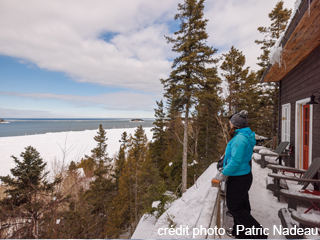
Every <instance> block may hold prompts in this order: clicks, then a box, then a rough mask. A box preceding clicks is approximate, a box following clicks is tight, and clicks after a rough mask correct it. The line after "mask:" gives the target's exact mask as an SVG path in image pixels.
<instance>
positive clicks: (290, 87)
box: [279, 46, 320, 167]
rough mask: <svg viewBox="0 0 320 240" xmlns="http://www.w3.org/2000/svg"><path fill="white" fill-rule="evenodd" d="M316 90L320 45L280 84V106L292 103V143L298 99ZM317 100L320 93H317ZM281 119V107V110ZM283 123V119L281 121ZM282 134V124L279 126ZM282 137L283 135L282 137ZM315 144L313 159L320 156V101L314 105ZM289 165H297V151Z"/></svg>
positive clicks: (318, 86) (319, 76)
mask: <svg viewBox="0 0 320 240" xmlns="http://www.w3.org/2000/svg"><path fill="white" fill-rule="evenodd" d="M315 91H319V92H320V46H318V47H317V48H316V49H315V50H314V51H313V52H311V54H309V56H308V57H307V58H306V59H304V60H303V61H302V62H301V63H299V64H298V65H297V66H296V67H295V68H294V69H293V70H292V71H291V72H290V73H289V74H288V75H287V76H285V77H284V78H283V80H282V81H281V84H280V106H282V105H283V104H286V103H290V104H291V120H290V144H291V145H292V146H293V147H294V149H295V148H296V146H295V116H296V101H299V100H302V99H305V98H308V97H310V96H311V94H312V93H313V92H315ZM315 95H316V100H317V101H318V98H319V97H320V94H319V93H318V94H315ZM279 118H280V119H281V118H282V116H281V108H280V111H279ZM280 123H281V121H280ZM279 133H280V136H281V124H280V126H279ZM280 139H281V137H280ZM312 141H313V146H312V159H314V158H316V157H320V102H319V104H317V105H313V138H312ZM288 160H289V161H288V164H289V166H292V167H297V166H295V153H294V152H293V154H292V155H291V156H290V157H289V159H288Z"/></svg>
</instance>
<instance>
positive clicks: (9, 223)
mask: <svg viewBox="0 0 320 240" xmlns="http://www.w3.org/2000/svg"><path fill="white" fill-rule="evenodd" d="M20 156H21V157H22V159H23V160H22V161H20V160H19V159H18V158H17V157H14V156H12V158H13V160H14V162H15V164H16V166H15V167H14V168H12V169H11V170H10V171H11V174H12V176H13V177H11V176H9V175H8V176H5V177H0V179H1V181H2V182H3V183H4V185H5V187H6V190H5V193H6V194H7V197H6V198H5V199H3V200H1V202H0V205H1V230H5V229H6V228H8V229H9V234H10V237H11V238H39V222H40V219H41V217H42V214H43V213H44V212H45V211H47V210H49V209H52V208H53V207H54V205H55V204H56V202H55V200H52V199H53V196H54V190H55V187H56V186H57V184H59V183H60V182H61V179H60V178H56V179H55V180H54V181H53V182H52V183H49V182H48V181H47V179H46V178H47V176H48V174H49V172H44V170H45V167H46V165H47V163H45V162H44V161H43V159H42V158H41V156H40V154H39V152H38V151H37V150H36V149H35V148H33V147H31V146H28V147H26V148H25V152H22V153H21V155H20ZM58 197H59V196H58ZM55 199H56V198H55ZM60 200H62V201H63V199H60Z"/></svg>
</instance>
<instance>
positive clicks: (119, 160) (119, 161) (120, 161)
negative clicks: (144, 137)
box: [112, 132, 129, 187]
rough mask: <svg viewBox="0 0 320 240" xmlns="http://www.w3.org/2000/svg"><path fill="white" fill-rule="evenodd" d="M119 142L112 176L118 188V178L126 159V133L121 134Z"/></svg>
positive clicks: (127, 140)
mask: <svg viewBox="0 0 320 240" xmlns="http://www.w3.org/2000/svg"><path fill="white" fill-rule="evenodd" d="M119 142H121V145H120V149H119V153H118V156H117V157H116V159H115V169H114V174H112V177H113V178H115V181H116V186H117V187H119V178H120V177H121V174H122V171H123V165H124V162H125V159H126V150H127V147H128V142H129V139H128V134H127V132H123V133H122V134H121V139H120V140H119Z"/></svg>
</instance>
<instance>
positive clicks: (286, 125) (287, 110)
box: [281, 103, 291, 147]
mask: <svg viewBox="0 0 320 240" xmlns="http://www.w3.org/2000/svg"><path fill="white" fill-rule="evenodd" d="M290 118H291V104H290V103H287V104H284V105H282V125H281V129H282V133H281V142H290ZM288 147H289V146H288Z"/></svg>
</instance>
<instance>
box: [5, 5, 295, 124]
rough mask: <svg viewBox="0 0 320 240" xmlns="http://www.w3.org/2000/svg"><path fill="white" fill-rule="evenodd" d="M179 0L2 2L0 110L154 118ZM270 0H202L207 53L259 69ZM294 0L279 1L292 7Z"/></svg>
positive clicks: (25, 114)
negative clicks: (235, 52)
mask: <svg viewBox="0 0 320 240" xmlns="http://www.w3.org/2000/svg"><path fill="white" fill-rule="evenodd" d="M182 2H183V0H161V1H158V0H134V1H133V0H117V1H111V0H90V1H89V0H68V1H63V0H46V1H42V0H29V1H25V0H13V1H8V0H0V29H1V31H0V118H153V117H154V109H155V108H156V107H157V106H156V101H159V100H161V99H164V98H163V94H164V90H163V86H162V85H161V83H160V79H165V78H167V77H168V76H169V74H170V71H171V66H172V60H173V59H174V58H175V57H176V56H177V55H176V54H175V53H173V52H172V51H171V50H172V45H171V44H168V43H167V42H166V40H165V37H164V36H173V33H174V32H175V31H177V30H178V29H179V22H178V20H177V21H174V16H175V14H176V13H177V5H178V3H182ZM277 2H278V0H268V1H266V0H207V1H206V2H205V14H204V17H205V18H206V19H208V20H209V21H208V23H207V33H208V35H209V37H208V40H207V45H208V46H212V47H214V48H217V49H218V52H217V54H216V55H215V56H214V57H220V56H222V54H225V53H227V52H228V51H229V50H230V49H231V46H234V47H236V48H237V49H239V50H240V51H242V53H243V54H244V55H245V57H246V66H249V67H250V69H252V70H258V69H259V67H258V66H257V65H256V63H257V57H258V56H259V55H260V54H261V50H260V46H258V45H257V44H255V43H254V41H255V40H256V39H259V40H262V39H263V37H264V36H263V35H262V34H260V33H259V32H258V30H257V28H258V27H259V26H269V25H270V23H271V22H270V19H269V18H268V14H269V13H270V12H271V11H272V9H273V8H274V7H275V5H276V3H277ZM294 2H295V0H284V7H286V8H289V9H292V8H293V7H294Z"/></svg>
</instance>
